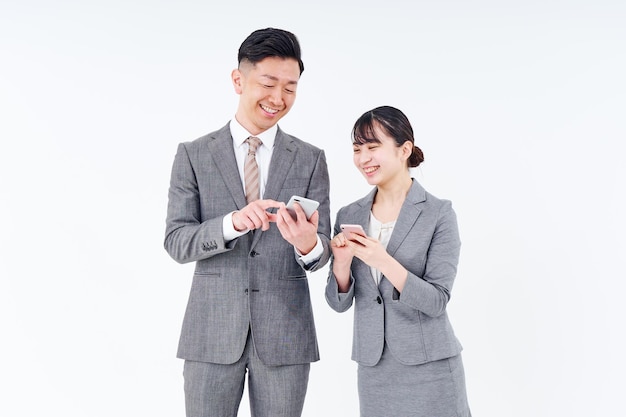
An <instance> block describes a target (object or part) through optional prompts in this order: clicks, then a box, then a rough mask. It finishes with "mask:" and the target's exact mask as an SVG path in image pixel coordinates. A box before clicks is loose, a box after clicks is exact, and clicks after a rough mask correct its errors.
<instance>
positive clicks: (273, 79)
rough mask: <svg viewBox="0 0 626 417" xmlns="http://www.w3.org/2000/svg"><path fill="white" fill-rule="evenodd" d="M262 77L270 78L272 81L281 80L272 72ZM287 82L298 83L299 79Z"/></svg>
mask: <svg viewBox="0 0 626 417" xmlns="http://www.w3.org/2000/svg"><path fill="white" fill-rule="evenodd" d="M261 77H264V78H268V79H270V80H271V81H279V79H278V77H275V76H273V75H270V74H262V75H261ZM287 84H293V85H296V84H298V81H297V80H289V81H287Z"/></svg>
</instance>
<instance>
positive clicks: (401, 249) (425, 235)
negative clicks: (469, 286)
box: [326, 180, 462, 366]
mask: <svg viewBox="0 0 626 417" xmlns="http://www.w3.org/2000/svg"><path fill="white" fill-rule="evenodd" d="M375 195H376V188H375V189H374V190H372V191H371V192H370V193H369V194H368V195H367V196H366V197H364V198H362V199H360V200H357V201H355V202H354V203H352V204H350V205H348V206H345V207H343V208H342V209H340V210H339V212H338V213H337V218H336V222H335V226H334V233H335V234H337V233H339V231H340V230H339V225H340V224H342V223H356V224H360V225H362V226H363V228H364V229H365V230H367V228H368V223H369V216H370V211H371V208H372V203H373V201H374V196H375ZM460 246H461V242H460V240H459V233H458V227H457V221H456V215H455V213H454V210H453V209H452V205H451V203H450V201H447V200H440V199H438V198H436V197H434V196H433V195H431V194H429V193H428V192H426V190H424V188H423V187H422V186H421V185H420V184H419V183H418V182H417V181H416V180H413V184H412V186H411V189H410V191H409V193H408V195H407V197H406V199H405V201H404V203H403V205H402V209H401V210H400V214H399V216H398V219H397V221H396V224H395V227H394V230H393V233H392V235H391V239H390V241H389V244H388V246H387V252H388V253H389V254H391V255H392V256H393V257H394V258H395V259H396V260H398V262H400V263H401V264H402V265H403V266H404V267H405V268H406V269H407V270H408V271H409V273H408V278H407V281H406V284H405V286H404V289H403V291H402V293H401V294H400V293H398V291H397V290H396V289H395V288H394V287H393V285H392V284H391V283H390V282H389V280H387V279H386V278H384V277H383V278H382V279H381V283H380V285H379V286H378V287H377V286H376V284H375V282H374V280H373V278H372V275H371V272H370V268H369V267H368V266H367V265H366V264H365V263H364V262H362V261H361V260H360V259H358V258H356V257H355V258H354V259H353V261H352V267H351V285H350V289H349V290H348V292H347V293H342V294H340V293H339V290H338V287H337V281H336V280H335V276H334V275H333V273H332V259H331V266H330V273H329V277H328V283H327V286H326V300H327V302H328V304H329V305H330V306H331V307H332V308H333V309H334V310H336V311H338V312H344V311H346V310H348V309H349V308H350V307H351V306H352V303H353V300H354V302H355V304H356V305H355V312H354V334H353V344H352V359H353V360H355V361H356V362H358V363H359V364H361V365H366V366H373V365H376V363H378V361H379V359H380V357H381V354H382V352H383V346H384V343H385V342H387V345H388V348H389V350H390V351H391V353H392V354H393V356H394V357H395V358H396V359H397V360H398V361H400V362H402V363H404V364H406V365H416V364H421V363H425V362H429V361H434V360H438V359H443V358H448V357H452V356H455V355H457V354H458V353H460V352H461V350H462V347H461V344H460V343H459V341H458V340H457V338H456V336H455V335H454V332H453V330H452V326H451V325H450V322H449V320H448V315H447V313H446V305H447V303H448V301H449V300H450V293H451V291H452V284H453V283H454V279H455V276H456V271H457V263H458V259H459V251H460Z"/></svg>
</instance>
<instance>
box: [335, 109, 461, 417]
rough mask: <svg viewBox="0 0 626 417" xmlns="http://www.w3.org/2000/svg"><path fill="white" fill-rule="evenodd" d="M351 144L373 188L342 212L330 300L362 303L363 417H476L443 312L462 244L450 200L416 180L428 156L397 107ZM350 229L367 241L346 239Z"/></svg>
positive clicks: (362, 122)
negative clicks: (358, 228)
mask: <svg viewBox="0 0 626 417" xmlns="http://www.w3.org/2000/svg"><path fill="white" fill-rule="evenodd" d="M352 143H353V150H354V165H355V166H356V167H357V169H358V170H359V171H360V172H361V174H363V176H364V177H365V179H366V180H367V182H368V183H369V184H371V185H373V186H374V189H373V190H372V191H371V192H370V193H369V194H368V195H366V196H365V197H364V198H362V199H360V200H357V201H355V202H354V203H352V204H349V205H347V206H345V207H343V208H341V209H340V210H339V212H338V213H337V219H336V222H335V226H334V229H335V236H334V238H333V239H332V241H331V248H332V252H333V258H332V261H331V262H332V263H331V267H330V273H329V279H328V283H327V286H326V300H327V301H328V304H329V305H330V306H331V307H332V308H333V309H334V310H336V311H338V312H344V311H346V310H348V309H349V308H350V307H351V306H352V303H353V300H354V302H355V312H354V335H353V345H352V359H353V360H355V361H356V362H357V363H358V389H359V404H360V409H361V416H362V417H386V416H393V417H408V416H411V417H417V416H423V417H451V416H455V417H468V416H471V413H470V410H469V406H468V402H467V396H466V390H465V375H464V370H463V363H462V360H461V349H462V348H461V344H460V343H459V341H458V340H457V338H456V337H455V335H454V332H453V330H452V326H451V325H450V322H449V320H448V316H447V313H446V304H447V303H448V300H449V299H450V292H451V290H452V284H453V283H454V278H455V276H456V269H457V263H458V259H459V250H460V246H461V243H460V240H459V234H458V228H457V222H456V215H455V213H454V211H453V209H452V206H451V203H450V202H449V201H447V200H440V199H438V198H436V197H434V196H433V195H431V194H429V193H428V192H426V190H424V188H423V187H422V186H421V185H420V184H419V183H418V182H417V181H416V180H415V179H413V178H412V177H411V174H410V172H409V167H417V166H419V165H420V163H421V162H423V160H424V156H423V154H422V151H421V150H420V149H419V148H418V147H416V146H415V145H414V138H413V129H412V127H411V124H410V123H409V120H408V119H407V117H406V116H405V115H404V114H403V113H402V112H401V111H400V110H398V109H396V108H394V107H389V106H382V107H378V108H375V109H373V110H371V111H368V112H366V113H364V114H363V115H362V116H361V117H360V118H359V119H358V120H357V121H356V123H355V125H354V128H353V130H352ZM346 223H349V224H357V225H362V226H363V228H364V230H365V232H366V234H367V237H365V236H360V235H358V234H357V235H355V234H354V233H351V234H350V239H351V240H348V239H347V236H346V235H345V234H344V233H341V232H340V226H341V225H342V224H346Z"/></svg>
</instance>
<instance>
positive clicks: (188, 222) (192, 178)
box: [164, 143, 237, 263]
mask: <svg viewBox="0 0 626 417" xmlns="http://www.w3.org/2000/svg"><path fill="white" fill-rule="evenodd" d="M222 219H223V216H219V217H216V218H212V219H207V220H204V221H203V220H202V216H201V213H200V190H199V189H198V182H197V180H196V175H195V172H194V169H193V166H192V163H191V160H190V158H189V154H188V152H187V148H186V146H185V144H184V143H181V144H180V145H179V146H178V150H177V152H176V156H175V158H174V164H173V166H172V175H171V180H170V187H169V193H168V206H167V218H166V230H165V242H164V246H165V250H166V251H167V252H168V253H169V255H170V256H171V257H172V258H173V259H174V260H175V261H176V262H179V263H187V262H194V261H197V260H200V259H205V258H209V257H211V256H215V255H218V254H220V253H223V252H226V251H229V250H231V249H232V247H234V245H235V244H236V242H237V240H236V239H235V240H233V241H230V242H228V243H226V242H225V240H224V235H223V231H222Z"/></svg>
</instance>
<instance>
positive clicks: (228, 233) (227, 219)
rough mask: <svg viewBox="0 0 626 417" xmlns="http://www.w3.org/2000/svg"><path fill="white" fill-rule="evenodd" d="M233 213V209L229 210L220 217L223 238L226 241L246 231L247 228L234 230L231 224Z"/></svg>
mask: <svg viewBox="0 0 626 417" xmlns="http://www.w3.org/2000/svg"><path fill="white" fill-rule="evenodd" d="M233 213H234V211H231V212H230V213H228V214H227V215H226V216H224V219H222V233H223V234H224V240H225V241H226V242H228V241H231V240H233V239H236V238H238V237H239V236H243V235H245V234H246V233H248V229H246V230H242V231H238V230H235V226H233Z"/></svg>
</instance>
